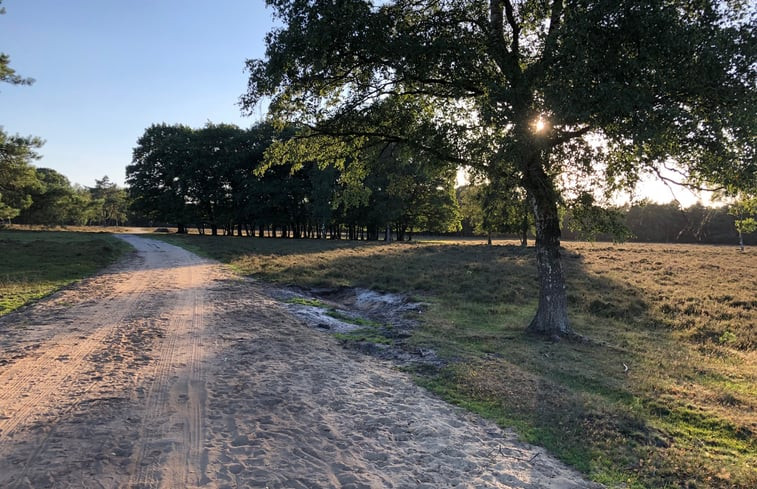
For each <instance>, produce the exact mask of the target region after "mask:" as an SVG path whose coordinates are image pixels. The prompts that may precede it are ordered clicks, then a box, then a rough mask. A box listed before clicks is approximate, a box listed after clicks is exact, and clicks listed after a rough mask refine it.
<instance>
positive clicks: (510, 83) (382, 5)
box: [241, 0, 757, 336]
mask: <svg viewBox="0 0 757 489" xmlns="http://www.w3.org/2000/svg"><path fill="white" fill-rule="evenodd" d="M267 3H268V4H269V6H271V7H273V9H274V11H275V15H276V16H277V18H278V20H279V21H280V25H281V27H277V28H275V29H274V30H272V31H271V32H270V33H269V34H268V36H267V38H266V42H267V51H266V57H265V59H263V60H248V61H247V67H248V70H249V72H250V77H249V87H248V91H247V92H246V94H245V95H243V96H242V100H241V101H242V106H243V108H244V109H246V110H247V111H250V112H252V111H253V110H254V109H255V107H256V106H257V104H259V103H260V102H261V101H262V100H268V101H269V102H270V110H269V115H270V117H271V118H272V119H273V120H275V121H278V122H279V123H281V124H290V125H294V126H295V127H299V128H300V129H301V132H300V134H299V137H297V138H293V139H291V140H289V142H287V143H286V144H285V148H284V149H282V148H278V149H277V150H276V151H274V152H272V154H273V155H275V156H276V157H278V158H281V157H287V156H289V157H290V158H295V157H303V156H307V157H308V158H314V157H318V156H319V155H318V154H316V153H318V152H323V151H324V150H328V151H330V152H331V153H333V154H331V155H320V156H321V158H322V159H323V161H329V160H330V161H333V162H337V163H338V162H340V161H347V160H348V158H349V155H350V154H354V151H355V148H360V147H365V146H371V145H377V144H382V143H383V144H402V145H406V146H407V147H409V148H412V149H413V150H414V151H418V152H421V153H425V154H427V155H430V156H433V157H436V158H439V159H441V160H445V161H448V162H450V163H452V164H455V165H466V166H468V167H472V168H473V169H474V170H476V171H478V172H480V173H482V174H483V175H488V176H489V177H490V178H489V179H490V181H505V182H510V181H513V179H514V180H515V181H517V182H518V184H519V185H520V186H521V187H522V188H523V189H524V190H525V192H526V193H527V195H528V198H529V200H530V202H531V207H532V209H533V214H534V217H535V223H536V250H537V258H538V260H537V261H538V270H539V277H540V297H539V306H538V311H537V313H536V316H535V317H534V319H533V321H532V322H531V324H530V326H529V329H530V330H531V331H533V332H538V333H542V334H546V335H550V336H553V335H567V334H571V329H570V325H569V321H568V314H567V300H566V291H565V279H564V276H563V271H562V266H561V262H560V225H559V224H560V223H559V216H558V205H559V204H560V203H561V202H562V201H563V200H564V199H566V198H569V197H571V196H578V195H579V194H580V191H581V188H580V187H584V188H583V190H588V191H593V190H595V189H596V188H598V187H601V188H603V189H608V190H612V189H614V188H617V187H619V186H629V185H633V184H634V183H635V182H636V181H638V179H639V177H640V175H642V174H644V173H658V174H659V175H660V176H662V177H664V178H670V176H671V175H675V173H676V172H680V173H681V175H682V178H685V179H686V180H687V181H688V182H689V183H690V184H694V185H699V186H706V185H715V186H718V187H722V188H727V189H734V188H737V187H744V186H753V187H754V186H757V185H756V184H755V168H756V165H757V163H755V154H754V149H755V111H754V107H755V106H757V104H756V103H755V102H756V101H757V99H756V98H755V66H756V64H755V63H756V58H755V27H754V26H755V25H756V24H755V22H754V20H755V18H754V8H753V7H752V6H750V4H749V2H739V1H730V2H729V1H715V0H679V1H674V0H613V1H607V0H489V1H484V0H472V1H471V0H437V1H423V0H390V1H386V2H376V3H375V4H374V3H371V2H366V1H361V0H331V1H321V0H268V2H267ZM340 153H341V154H340ZM671 172H672V173H671ZM569 184H573V186H578V187H579V188H578V189H577V190H576V189H575V188H569Z"/></svg>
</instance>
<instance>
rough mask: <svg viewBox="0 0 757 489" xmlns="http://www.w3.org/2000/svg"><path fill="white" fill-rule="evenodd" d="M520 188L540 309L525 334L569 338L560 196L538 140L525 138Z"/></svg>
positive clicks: (545, 155) (546, 152)
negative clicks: (530, 222) (530, 221)
mask: <svg viewBox="0 0 757 489" xmlns="http://www.w3.org/2000/svg"><path fill="white" fill-rule="evenodd" d="M523 141H524V142H525V145H524V148H523V155H524V161H523V162H524V166H523V180H522V184H523V187H524V188H525V190H526V193H527V195H528V198H529V200H530V202H531V206H532V210H533V213H534V218H535V221H536V264H537V269H538V272H539V306H538V309H537V310H536V316H534V318H533V320H531V324H529V325H528V332H529V333H535V334H539V335H542V336H547V337H550V338H559V337H561V336H570V335H571V334H572V330H571V328H570V322H569V321H568V297H567V293H566V290H565V276H564V275H563V269H562V262H561V260H560V216H559V214H558V212H557V203H558V200H559V193H558V191H557V189H556V188H555V182H554V180H553V178H552V177H550V175H549V174H548V173H547V171H546V166H547V165H548V163H549V150H548V149H546V148H544V147H542V146H540V145H539V141H538V140H534V139H531V140H529V138H528V137H524V138H523Z"/></svg>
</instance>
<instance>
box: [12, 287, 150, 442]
mask: <svg viewBox="0 0 757 489" xmlns="http://www.w3.org/2000/svg"><path fill="white" fill-rule="evenodd" d="M146 284H147V281H146V280H144V277H143V276H142V274H134V275H132V276H131V277H130V278H128V279H127V280H126V281H125V282H124V284H123V286H124V287H126V289H127V290H130V291H131V293H130V294H128V295H127V296H126V297H124V296H123V294H122V292H121V291H122V290H123V289H122V287H119V288H118V289H117V290H116V291H114V292H111V293H109V294H108V295H107V296H105V297H102V298H98V302H100V303H101V305H100V306H99V307H98V309H99V311H98V315H104V316H105V317H109V318H110V320H109V321H108V322H107V323H106V324H105V325H102V326H99V327H98V325H92V324H90V325H88V326H94V328H95V329H94V330H93V331H91V333H90V334H89V335H86V331H84V332H81V333H80V334H79V335H78V336H76V337H75V338H73V337H71V335H68V336H66V335H60V336H59V337H55V338H52V340H50V341H49V342H47V343H46V344H43V345H41V346H40V349H42V351H44V353H42V355H41V356H39V357H36V358H31V357H26V358H23V359H21V360H19V361H17V362H15V363H13V364H12V365H10V366H9V367H8V368H6V370H4V371H3V372H2V374H0V392H2V393H3V396H2V399H3V400H6V399H7V400H11V401H12V402H2V401H0V413H1V416H0V446H1V445H2V444H3V442H5V441H6V440H7V439H8V438H9V437H12V436H13V434H14V433H15V432H16V431H17V430H18V429H19V427H21V426H24V425H26V424H28V423H29V422H30V418H32V417H33V416H34V415H35V414H40V411H41V409H40V408H41V407H42V405H43V404H44V401H45V400H47V399H49V398H50V397H51V396H52V395H53V394H55V393H57V392H59V391H65V390H67V389H70V388H71V386H70V385H66V384H72V383H73V382H74V381H75V380H76V376H77V374H79V373H80V372H81V371H82V370H83V369H84V368H85V365H84V363H83V360H84V359H85V358H86V357H87V356H88V355H89V354H91V353H92V352H94V351H96V350H97V349H100V348H102V347H103V341H104V339H105V338H107V337H108V336H109V335H111V334H113V332H114V331H115V329H116V328H117V327H118V325H119V324H120V323H121V322H122V321H123V319H124V317H125V316H126V315H127V314H128V313H129V312H131V311H132V310H134V309H135V306H136V304H137V303H138V302H139V301H140V299H144V297H143V293H144V291H145V289H146ZM92 385H93V384H89V386H88V387H89V388H91V387H92ZM85 389H86V388H85ZM80 392H83V391H81V390H80ZM53 421H54V420H53Z"/></svg>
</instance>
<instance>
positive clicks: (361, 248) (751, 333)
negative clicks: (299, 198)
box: [168, 236, 757, 488]
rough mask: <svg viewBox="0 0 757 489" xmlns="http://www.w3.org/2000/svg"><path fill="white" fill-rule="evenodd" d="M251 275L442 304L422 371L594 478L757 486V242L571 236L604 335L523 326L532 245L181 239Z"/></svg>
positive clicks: (421, 339) (570, 268)
mask: <svg viewBox="0 0 757 489" xmlns="http://www.w3.org/2000/svg"><path fill="white" fill-rule="evenodd" d="M168 239H171V240H173V241H174V242H178V243H181V244H183V245H184V246H187V247H190V248H193V249H195V250H198V251H202V252H204V253H206V254H209V255H211V256H215V257H217V258H219V259H222V260H223V261H225V262H228V263H230V264H232V265H233V266H234V267H236V268H237V269H238V270H239V271H240V272H241V273H245V274H253V275H255V276H258V277H260V278H262V279H265V280H270V281H276V282H279V283H291V284H298V285H302V286H316V285H317V286H322V285H330V286H361V287H370V288H376V289H381V290H385V291H400V292H404V293H406V294H409V295H411V296H415V297H417V298H420V299H422V300H425V301H427V302H429V303H430V304H431V307H430V308H429V309H428V311H426V312H425V313H424V314H423V315H421V316H419V318H418V319H419V320H420V321H421V324H422V326H421V328H419V330H418V331H417V332H416V333H415V335H414V337H413V338H412V341H414V342H415V343H416V344H418V345H422V346H426V347H432V348H435V349H436V350H437V351H439V352H440V353H441V354H442V355H443V356H445V357H446V358H448V359H449V360H451V362H452V363H451V364H450V366H449V367H447V368H445V369H442V370H441V371H438V372H432V373H428V372H426V373H423V374H419V377H418V379H419V382H421V383H423V384H424V385H426V386H428V387H429V388H430V389H433V390H434V391H436V392H438V393H439V394H440V395H442V396H444V397H446V398H447V399H449V400H451V401H453V402H457V403H459V404H461V405H464V406H466V407H467V408H469V409H472V410H475V411H477V412H480V413H482V414H484V415H485V416H488V417H491V418H493V419H496V420H497V421H499V422H500V423H502V424H503V425H509V426H515V427H516V428H517V429H518V430H519V432H520V433H521V435H522V436H523V437H524V438H525V439H527V440H530V441H533V442H536V443H539V444H542V445H544V446H546V447H547V448H548V449H550V450H552V451H553V452H554V453H556V454H557V455H558V456H560V457H561V458H563V459H564V460H566V461H568V462H569V463H571V464H573V465H574V466H576V467H577V468H579V469H580V470H582V471H584V472H585V473H587V474H588V475H589V476H590V477H592V478H593V479H595V480H598V481H602V482H606V483H608V484H610V485H617V484H625V485H626V486H627V487H649V488H658V487H687V488H695V487H697V488H710V487H712V488H751V487H757V475H756V472H755V467H754V464H755V453H757V445H756V443H755V434H756V433H757V414H756V413H757V350H756V349H755V346H756V344H757V343H756V334H757V297H756V291H757V276H756V275H755V273H754V271H755V270H757V253H755V250H753V249H750V250H748V251H747V253H739V252H738V251H736V250H735V249H733V248H730V247H715V246H688V245H658V244H653V245H650V244H623V245H617V246H613V245H608V244H590V243H567V244H566V246H565V247H566V249H565V253H564V257H565V267H566V272H567V275H568V287H569V301H570V307H571V317H572V321H573V324H574V327H575V329H576V330H577V331H578V332H579V333H581V334H583V335H584V336H586V337H588V338H590V339H591V341H590V342H586V343H576V342H569V341H564V342H559V343H552V342H546V341H543V340H541V339H538V338H533V337H528V336H526V335H525V334H524V333H523V331H524V329H525V326H526V325H527V324H528V321H529V320H530V317H531V315H532V314H533V312H534V308H535V300H534V298H535V297H536V292H537V281H536V272H535V266H534V258H533V250H532V249H529V250H523V249H521V248H519V247H517V246H514V245H512V244H508V243H500V244H499V245H498V246H494V247H487V246H484V245H482V244H480V242H464V241H454V242H425V243H414V244H390V245H384V244H380V243H374V244H366V243H348V242H331V241H329V242H324V241H304V240H303V241H295V240H281V239H277V240H274V239H245V238H228V237H225V238H210V237H204V238H203V237H192V236H189V237H173V236H171V237H168Z"/></svg>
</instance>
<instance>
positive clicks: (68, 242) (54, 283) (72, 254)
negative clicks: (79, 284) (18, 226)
mask: <svg viewBox="0 0 757 489" xmlns="http://www.w3.org/2000/svg"><path fill="white" fill-rule="evenodd" d="M127 249H129V248H128V245H126V244H124V242H123V241H120V240H118V239H115V238H113V237H112V236H111V235H109V234H105V233H72V232H61V231H18V230H4V231H0V315H3V314H7V313H9V312H11V311H13V310H15V309H17V308H19V307H21V306H23V305H24V304H27V303H28V302H29V301H32V300H35V299H39V298H41V297H44V296H46V295H48V294H50V293H51V292H53V291H55V290H57V289H59V288H61V287H63V286H65V285H68V284H70V283H71V282H74V281H76V280H79V279H81V278H83V277H86V276H88V275H91V274H92V273H94V272H96V271H97V270H99V269H101V268H103V267H105V266H106V265H109V264H110V263H112V262H114V261H115V260H116V259H117V258H118V257H120V256H121V255H122V254H123V253H124V252H125V251H126V250H127Z"/></svg>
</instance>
